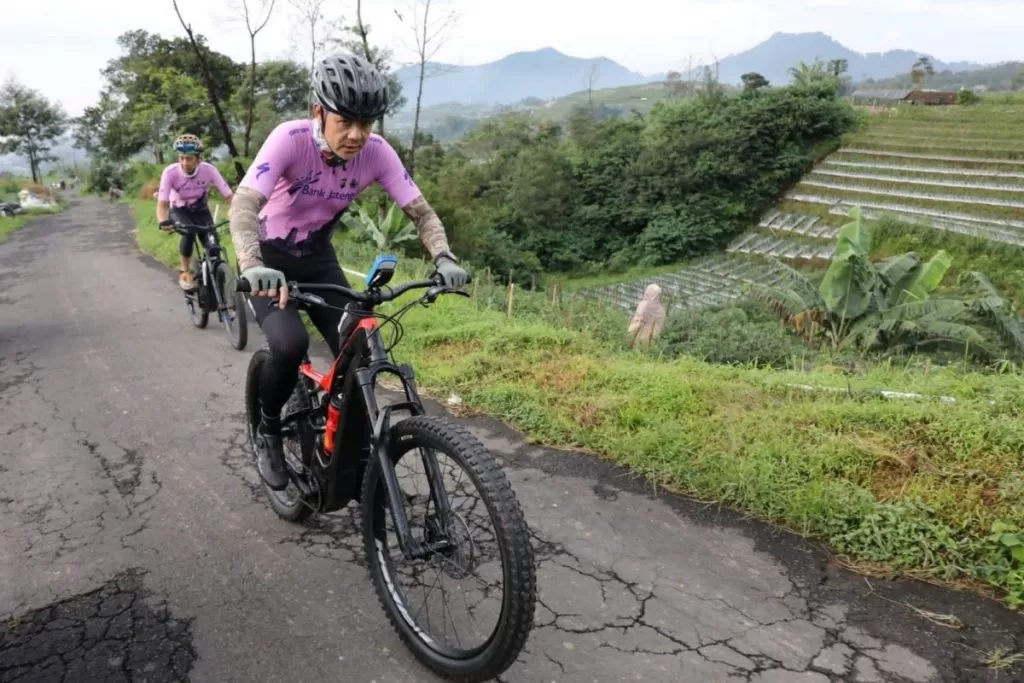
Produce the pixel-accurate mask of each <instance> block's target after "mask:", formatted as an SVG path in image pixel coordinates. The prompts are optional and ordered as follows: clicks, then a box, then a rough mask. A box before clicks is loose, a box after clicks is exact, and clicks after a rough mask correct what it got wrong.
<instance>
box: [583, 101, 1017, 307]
mask: <svg viewBox="0 0 1024 683" xmlns="http://www.w3.org/2000/svg"><path fill="white" fill-rule="evenodd" d="M854 206H860V207H861V209H862V212H863V215H864V217H865V218H867V219H869V220H872V219H878V218H881V217H882V216H883V215H886V214H888V215H891V216H893V217H895V218H898V219H900V220H902V221H904V222H908V223H916V224H920V225H926V226H929V227H932V228H934V229H936V230H944V231H948V232H955V233H961V234H966V235H972V236H976V237H982V238H985V239H989V240H994V241H997V242H1004V243H1008V244H1013V245H1021V246H1024V103H1022V104H1019V105H1011V104H1001V105H995V104H987V103H986V104H982V105H978V106H974V107H960V106H946V107H898V108H895V109H893V110H891V111H889V112H886V113H879V114H874V115H873V119H872V121H871V123H870V124H869V126H868V127H867V129H866V130H864V131H862V132H860V133H857V134H854V135H850V136H848V137H847V138H846V139H845V140H844V141H843V146H842V148H841V149H839V151H837V152H835V153H834V154H832V155H831V156H829V157H828V158H826V159H825V160H824V161H822V162H821V163H820V164H818V165H817V166H816V167H815V168H814V170H813V171H812V172H811V173H809V174H808V175H807V176H805V177H804V178H803V180H801V182H800V183H798V184H797V185H796V186H795V187H794V188H793V189H792V190H791V191H790V192H788V193H787V194H786V196H785V198H784V200H783V201H782V202H780V203H779V204H778V205H777V206H775V207H774V208H773V209H772V210H771V211H769V212H768V213H766V214H765V215H764V216H763V217H762V218H761V220H760V221H759V222H758V224H757V225H756V226H754V228H753V229H751V230H750V231H749V232H747V233H745V234H743V235H740V236H739V237H738V238H736V239H735V240H734V241H733V242H732V243H731V244H730V245H729V246H728V248H727V249H726V253H725V254H724V255H716V256H714V257H712V258H708V259H704V260H701V261H698V262H696V263H691V264H689V265H688V266H686V267H685V268H683V269H681V270H680V271H679V272H678V273H674V274H671V275H661V276H657V277H651V278H646V279H643V280H637V281H634V282H626V283H619V284H615V285H608V286H606V287H601V288H594V289H590V290H587V291H586V292H584V294H585V295H586V296H590V297H592V298H595V299H601V300H605V301H607V302H609V303H614V304H617V305H620V306H622V307H623V308H624V309H627V310H632V309H633V308H635V306H636V303H637V302H638V301H639V299H640V297H641V296H642V295H643V290H644V288H645V287H646V286H647V284H649V283H651V282H656V283H658V284H659V285H661V287H662V289H663V291H664V292H665V294H666V295H667V297H668V299H669V302H670V305H671V306H672V307H673V308H691V307H696V306H704V305H708V304H710V303H719V302H721V301H724V300H727V299H730V298H735V297H736V296H738V295H739V294H740V293H741V292H742V290H743V285H744V284H747V283H752V282H768V281H771V280H773V279H774V278H776V277H778V275H777V274H776V273H775V272H774V270H775V269H774V268H773V267H772V265H771V261H770V260H768V259H767V258H766V257H774V258H780V259H784V260H788V261H790V262H792V263H793V264H794V265H795V266H797V267H815V266H820V265H824V262H825V260H827V259H828V258H829V257H830V255H831V253H832V250H833V248H834V244H835V239H836V235H837V233H838V229H839V227H840V226H841V225H842V224H843V222H844V221H845V220H846V219H847V216H848V215H849V213H850V210H851V209H852V208H853V207H854ZM734 274H735V275H734Z"/></svg>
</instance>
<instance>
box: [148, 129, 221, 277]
mask: <svg viewBox="0 0 1024 683" xmlns="http://www.w3.org/2000/svg"><path fill="white" fill-rule="evenodd" d="M174 149H175V151H176V152H178V163H176V164H171V165H170V166H168V167H167V168H165V169H164V172H163V173H162V174H160V190H159V192H158V193H157V204H156V218H157V220H158V221H159V222H160V228H161V229H164V230H166V229H168V228H170V226H172V225H174V223H176V222H178V223H185V224H191V225H213V216H211V215H210V207H209V205H208V204H207V198H208V194H209V190H210V185H213V186H214V187H216V188H217V191H218V192H220V194H221V196H222V197H224V199H225V200H226V201H227V202H228V203H229V204H230V203H231V197H232V195H233V193H232V192H231V187H229V186H228V184H227V181H225V180H224V177H223V176H222V175H221V174H220V171H218V170H217V167H216V166H214V165H213V164H211V163H207V162H205V161H200V158H199V157H200V155H201V154H202V153H203V143H202V141H201V140H200V139H199V138H197V137H196V136H195V135H190V134H188V133H186V134H185V135H182V136H180V137H179V138H178V139H177V140H175V141H174ZM195 242H196V235H195V233H189V234H187V235H182V236H181V244H180V245H179V246H178V254H179V255H180V256H181V275H180V276H179V278H178V284H179V285H181V288H182V289H184V290H191V289H195V286H196V285H195V282H194V281H193V279H192V271H191V269H190V268H189V261H190V259H191V258H192V250H193V249H194V248H195Z"/></svg>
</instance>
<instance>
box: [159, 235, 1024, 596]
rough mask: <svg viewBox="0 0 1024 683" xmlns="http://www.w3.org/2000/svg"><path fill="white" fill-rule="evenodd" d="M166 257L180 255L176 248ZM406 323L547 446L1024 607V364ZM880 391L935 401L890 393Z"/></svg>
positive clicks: (427, 353) (471, 316)
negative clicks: (816, 355)
mask: <svg viewBox="0 0 1024 683" xmlns="http://www.w3.org/2000/svg"><path fill="white" fill-rule="evenodd" d="M139 234H140V241H139V244H140V247H142V248H143V249H147V244H151V242H150V241H149V239H148V237H147V238H146V239H143V237H142V236H143V235H144V234H146V231H145V230H144V229H141V230H140V233H139ZM151 253H154V255H156V256H157V257H158V258H161V260H163V261H165V262H167V261H168V258H169V257H168V252H167V250H166V249H155V250H154V251H151ZM170 253H171V254H173V252H170ZM170 260H171V262H173V256H171V257H170ZM405 329H406V336H405V339H404V342H403V344H402V345H401V346H400V347H399V348H398V350H397V352H396V355H397V356H398V359H399V360H400V361H409V362H411V363H412V364H413V365H414V367H416V368H417V372H418V375H419V378H420V381H421V383H422V385H423V386H424V387H426V388H428V389H429V390H430V391H431V392H432V393H434V394H435V395H439V394H442V393H447V392H450V391H454V392H457V393H458V394H460V395H461V397H462V398H463V401H464V404H465V405H466V406H467V407H468V408H471V409H476V410H480V411H484V412H487V413H489V414H491V415H494V416H496V417H499V418H501V419H503V420H505V421H507V422H509V423H510V424H512V425H514V426H515V427H517V428H518V429H520V430H522V431H524V432H525V433H526V434H528V435H529V437H530V438H531V439H532V440H534V441H535V442H539V443H544V444H547V445H551V446H556V447H569V448H576V449H586V450H589V451H591V452H593V453H596V454H598V455H600V456H602V457H604V458H607V459H610V460H613V461H615V462H617V463H619V464H622V465H624V466H627V467H629V468H631V469H632V470H634V471H636V472H638V473H640V474H642V475H644V476H645V477H647V478H648V479H650V480H651V481H652V482H654V483H655V484H658V485H661V486H665V487H668V488H671V489H673V490H677V491H680V492H683V493H687V494H690V495H693V496H695V497H698V498H701V499H714V500H717V501H720V502H721V503H722V504H724V505H728V506H730V507H734V508H737V509H741V510H745V511H747V512H749V513H752V514H754V515H756V516H758V517H760V518H762V519H765V520H768V521H772V522H776V523H778V524H782V525H785V526H787V527H789V528H791V529H793V530H795V531H797V532H799V533H802V534H805V535H808V536H812V537H816V538H820V539H822V540H824V541H826V542H827V543H829V544H830V545H831V547H832V548H834V549H835V550H836V551H837V552H838V553H839V554H840V555H841V556H844V557H846V558H850V559H851V560H852V561H854V562H855V563H864V564H865V565H868V564H870V565H872V566H875V565H876V564H877V563H881V564H883V565H885V566H887V567H889V568H891V569H893V570H896V571H899V572H902V573H904V574H908V575H912V576H916V577H919V578H922V579H926V580H932V581H941V582H944V583H952V584H962V585H970V586H972V587H975V588H979V589H982V590H983V591H986V592H989V593H991V594H993V595H996V596H998V597H1001V598H1003V599H1004V600H1005V601H1006V603H1007V604H1009V605H1010V606H1011V607H1014V608H1018V607H1021V606H1022V605H1024V468H1022V467H1021V456H1020V453H1021V452H1022V450H1024V421H1022V420H1021V417H1022V415H1021V412H1022V410H1021V406H1022V405H1024V402H1022V398H1024V392H1022V389H1021V382H1020V378H1019V377H1018V376H1016V375H983V374H979V373H970V372H963V371H962V370H960V369H958V368H956V367H945V368H939V367H934V366H933V367H928V368H926V370H925V371H921V370H918V369H916V368H914V369H911V368H908V367H903V366H897V365H884V366H879V367H875V368H873V369H871V370H868V371H865V372H862V373H859V374H850V373H849V372H843V371H840V370H838V369H830V368H828V367H820V366H819V367H817V368H816V369H815V370H814V371H813V372H800V371H797V370H791V371H772V370H761V369H752V368H742V367H724V366H713V365H709V364H706V363H702V362H699V361H696V360H693V359H689V358H683V359H678V360H675V361H672V362H666V361H662V360H659V359H657V358H654V357H651V356H645V355H641V354H639V353H634V352H626V351H621V350H618V351H616V350H613V349H612V348H611V347H610V346H609V345H608V344H605V343H602V342H600V341H599V340H597V339H596V338H595V337H594V336H593V335H592V334H590V333H589V332H587V331H579V330H574V329H569V328H567V327H564V326H558V325H555V324H552V323H550V322H547V321H545V320H542V319H540V318H534V317H531V316H529V315H524V316H522V317H513V318H512V319H509V318H508V317H507V316H505V315H503V314H502V313H500V312H498V311H496V310H493V309H490V308H482V307H481V302H480V301H472V302H470V301H465V300H461V299H456V298H455V297H447V298H442V299H441V300H440V301H439V302H438V303H437V304H436V305H435V306H433V307H432V308H430V309H429V310H426V309H420V308H414V309H413V310H412V311H411V312H410V313H409V314H408V316H407V317H406V318H405ZM879 389H899V390H902V391H911V392H918V393H920V394H922V395H923V396H924V398H923V399H920V400H886V399H884V398H881V397H879V396H878V394H877V390H879ZM943 397H947V398H943ZM949 399H953V400H952V401H950V400H949Z"/></svg>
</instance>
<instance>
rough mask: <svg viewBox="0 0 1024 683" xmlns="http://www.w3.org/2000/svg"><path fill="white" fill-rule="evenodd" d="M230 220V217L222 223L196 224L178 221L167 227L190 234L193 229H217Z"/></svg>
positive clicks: (206, 230) (199, 230)
mask: <svg viewBox="0 0 1024 683" xmlns="http://www.w3.org/2000/svg"><path fill="white" fill-rule="evenodd" d="M230 222H231V220H230V219H225V220H223V221H221V222H220V223H217V224H216V225H195V224H192V223H177V222H176V223H174V224H173V225H168V226H167V227H168V228H170V229H171V230H173V231H174V232H177V233H180V234H182V235H185V234H188V233H189V232H192V231H197V232H210V231H213V230H217V229H219V228H220V227H221V226H224V225H227V224H228V223H230Z"/></svg>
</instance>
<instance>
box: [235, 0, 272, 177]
mask: <svg viewBox="0 0 1024 683" xmlns="http://www.w3.org/2000/svg"><path fill="white" fill-rule="evenodd" d="M275 2H276V0H270V1H269V2H267V0H260V2H259V10H258V11H255V12H250V11H249V1H248V0H241V3H242V15H243V16H244V17H245V30H246V31H247V32H248V33H249V79H248V83H247V86H248V92H249V96H248V102H247V103H246V113H245V140H244V142H243V143H242V148H243V152H242V154H243V156H245V157H246V158H247V159H248V158H250V155H249V151H250V147H249V144H250V142H251V140H252V122H253V111H254V109H255V108H256V34H258V33H259V32H260V31H262V30H263V29H264V28H265V27H266V25H267V23H268V22H269V21H270V15H271V14H272V13H273V11H274V3H275Z"/></svg>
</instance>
